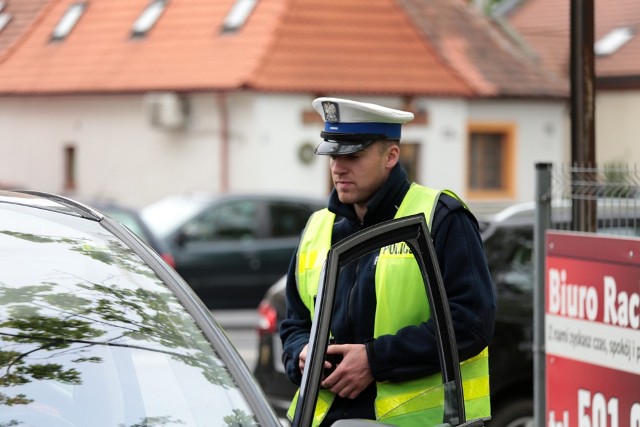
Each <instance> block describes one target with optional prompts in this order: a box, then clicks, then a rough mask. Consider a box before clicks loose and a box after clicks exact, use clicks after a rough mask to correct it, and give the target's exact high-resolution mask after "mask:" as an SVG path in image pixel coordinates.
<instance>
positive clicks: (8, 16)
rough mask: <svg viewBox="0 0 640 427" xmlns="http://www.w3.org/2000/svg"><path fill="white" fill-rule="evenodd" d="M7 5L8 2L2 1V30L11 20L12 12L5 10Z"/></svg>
mask: <svg viewBox="0 0 640 427" xmlns="http://www.w3.org/2000/svg"><path fill="white" fill-rule="evenodd" d="M6 6H7V4H6V2H4V1H0V31H2V30H4V28H5V27H6V26H7V24H8V23H9V21H11V14H10V13H9V12H5V10H4V9H5V7H6Z"/></svg>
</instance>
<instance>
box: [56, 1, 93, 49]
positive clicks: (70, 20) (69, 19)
mask: <svg viewBox="0 0 640 427" xmlns="http://www.w3.org/2000/svg"><path fill="white" fill-rule="evenodd" d="M86 8H87V5H86V3H84V2H76V3H72V4H71V5H69V8H68V9H67V11H66V12H65V14H64V15H62V18H60V21H59V22H58V25H56V27H55V28H54V29H53V33H51V40H56V41H59V40H64V39H65V38H66V37H67V36H68V35H69V33H70V32H71V30H73V28H74V27H75V26H76V24H77V23H78V21H79V20H80V17H81V16H82V14H83V13H84V11H85V9H86Z"/></svg>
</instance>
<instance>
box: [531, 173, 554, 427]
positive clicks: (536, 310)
mask: <svg viewBox="0 0 640 427" xmlns="http://www.w3.org/2000/svg"><path fill="white" fill-rule="evenodd" d="M535 197H536V202H535V203H536V211H535V224H534V228H533V233H534V235H533V265H534V266H535V270H534V288H533V289H534V292H533V405H534V406H533V420H534V424H535V426H536V427H544V426H545V424H546V423H545V418H546V393H545V348H544V332H545V331H544V301H545V295H544V284H545V271H546V270H545V249H546V248H545V232H546V231H547V229H548V228H550V226H551V163H536V194H535Z"/></svg>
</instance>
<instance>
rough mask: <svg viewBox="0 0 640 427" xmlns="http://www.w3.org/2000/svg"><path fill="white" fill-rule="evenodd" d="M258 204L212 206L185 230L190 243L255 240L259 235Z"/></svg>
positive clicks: (242, 202) (231, 202)
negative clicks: (257, 228)
mask: <svg viewBox="0 0 640 427" xmlns="http://www.w3.org/2000/svg"><path fill="white" fill-rule="evenodd" d="M257 213H258V204H257V202H256V201H254V200H233V201H229V202H226V203H223V204H219V205H215V206H212V207H211V208H209V209H207V210H206V211H204V212H203V213H202V214H200V215H198V216H197V217H195V218H194V219H192V220H191V221H189V222H187V223H186V224H185V226H184V228H183V232H184V235H185V237H186V239H187V241H189V242H206V241H217V240H242V239H253V238H255V237H256V235H257V230H256V227H257V224H258V223H257Z"/></svg>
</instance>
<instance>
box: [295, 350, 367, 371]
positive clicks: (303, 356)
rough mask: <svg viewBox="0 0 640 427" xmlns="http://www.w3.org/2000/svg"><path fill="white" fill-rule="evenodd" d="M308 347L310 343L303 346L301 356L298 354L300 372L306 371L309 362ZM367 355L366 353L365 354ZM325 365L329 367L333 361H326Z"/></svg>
mask: <svg viewBox="0 0 640 427" xmlns="http://www.w3.org/2000/svg"><path fill="white" fill-rule="evenodd" d="M307 347H309V344H307V345H305V346H304V347H303V348H302V351H301V352H300V356H298V367H299V368H300V373H301V374H302V373H304V367H305V365H306V363H307ZM365 356H366V354H365ZM324 367H325V368H327V369H329V368H331V363H329V362H327V361H325V362H324Z"/></svg>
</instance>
